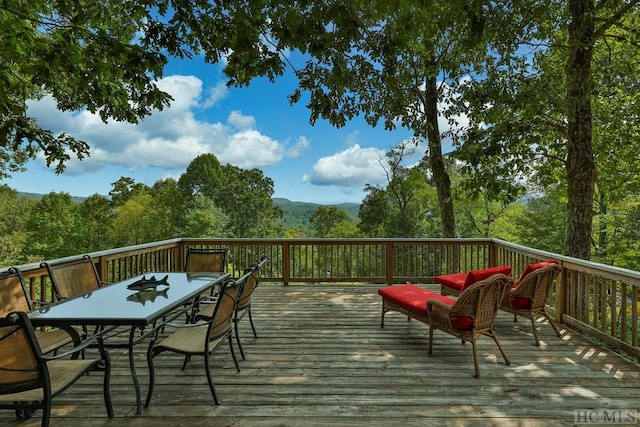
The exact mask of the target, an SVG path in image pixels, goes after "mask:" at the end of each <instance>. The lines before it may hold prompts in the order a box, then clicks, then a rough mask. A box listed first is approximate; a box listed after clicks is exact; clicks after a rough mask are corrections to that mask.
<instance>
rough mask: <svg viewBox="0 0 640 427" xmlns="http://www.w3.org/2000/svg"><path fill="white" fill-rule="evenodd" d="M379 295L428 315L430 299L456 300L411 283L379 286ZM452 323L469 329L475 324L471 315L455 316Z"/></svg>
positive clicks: (453, 301)
mask: <svg viewBox="0 0 640 427" xmlns="http://www.w3.org/2000/svg"><path fill="white" fill-rule="evenodd" d="M378 295H380V296H381V297H382V298H384V299H386V300H389V301H391V302H393V303H395V304H397V305H399V306H400V307H402V308H404V309H406V310H409V311H413V312H415V313H418V314H420V315H422V316H428V312H427V301H428V300H431V299H436V300H438V301H441V302H443V303H445V304H448V305H453V304H454V303H455V302H456V300H455V299H453V298H449V297H447V296H444V295H440V294H439V293H437V292H432V291H428V290H426V289H423V288H421V287H420V286H416V285H411V284H406V285H395V286H387V287H384V288H379V289H378ZM451 323H452V324H453V327H454V328H456V329H461V330H467V329H471V327H472V326H473V318H472V317H469V316H453V317H452V318H451Z"/></svg>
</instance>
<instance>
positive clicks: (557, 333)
mask: <svg viewBox="0 0 640 427" xmlns="http://www.w3.org/2000/svg"><path fill="white" fill-rule="evenodd" d="M543 310H544V311H543V313H544V316H545V317H546V318H547V320H548V321H549V324H550V325H551V327H552V328H553V330H554V331H555V332H556V335H557V336H558V338H560V337H561V336H562V335H560V331H559V330H558V327H557V326H556V324H555V323H553V320H551V317H549V313H547V309H546V308H545V309H543Z"/></svg>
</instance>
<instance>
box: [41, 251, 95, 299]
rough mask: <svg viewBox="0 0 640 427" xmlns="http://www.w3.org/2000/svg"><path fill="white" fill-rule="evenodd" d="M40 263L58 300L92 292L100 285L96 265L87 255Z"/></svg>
mask: <svg viewBox="0 0 640 427" xmlns="http://www.w3.org/2000/svg"><path fill="white" fill-rule="evenodd" d="M42 265H43V266H46V268H47V271H48V273H49V277H50V278H51V283H52V284H53V289H54V292H55V294H56V298H58V299H59V300H62V299H66V298H71V297H74V296H76V295H81V294H85V293H87V292H92V291H95V290H98V289H100V287H101V286H102V282H101V280H100V276H99V275H98V270H97V269H96V265H95V264H94V263H93V259H91V257H90V256H89V255H83V256H82V258H79V259H77V260H74V261H70V262H69V261H66V262H59V263H48V262H43V263H42Z"/></svg>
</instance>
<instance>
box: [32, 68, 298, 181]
mask: <svg viewBox="0 0 640 427" xmlns="http://www.w3.org/2000/svg"><path fill="white" fill-rule="evenodd" d="M158 87H160V88H161V89H162V90H164V91H166V92H167V93H169V94H170V95H171V96H172V97H173V98H174V101H173V102H172V103H171V105H170V106H169V107H167V108H165V109H164V110H163V111H155V112H154V113H153V114H152V115H151V116H149V117H146V118H145V119H143V120H141V121H140V122H139V123H138V124H130V123H124V122H116V121H109V122H108V123H106V124H105V123H103V122H102V121H101V119H100V117H99V116H97V115H95V114H92V113H90V112H88V111H81V112H75V113H67V112H61V111H58V110H57V109H56V104H55V100H54V99H53V98H52V97H50V96H49V97H45V98H44V99H42V100H39V101H34V102H32V103H30V105H29V114H31V115H32V116H34V117H36V118H37V119H38V120H39V121H40V123H41V124H42V125H43V126H44V127H46V128H49V129H51V130H52V131H53V132H56V133H58V132H66V133H68V134H71V135H74V136H75V137H76V138H78V139H82V140H85V141H87V142H88V143H89V145H90V152H91V155H90V157H88V158H85V159H83V160H82V161H79V160H77V159H76V158H75V156H73V155H72V156H71V157H72V158H71V160H70V161H68V162H67V163H66V164H67V170H66V173H67V174H69V175H78V174H80V173H84V172H95V171H98V170H101V169H102V168H104V167H106V166H121V167H124V168H126V169H127V170H131V171H135V170H139V169H142V168H144V167H147V166H154V167H159V168H163V169H167V170H169V173H171V170H174V171H175V170H184V169H186V167H187V165H188V164H189V163H190V162H191V161H192V160H193V159H194V158H195V157H197V156H198V155H200V154H203V153H213V154H214V155H215V156H216V157H218V160H220V162H221V163H231V164H234V165H236V166H239V167H243V168H253V167H264V166H268V165H273V164H276V163H279V162H280V161H281V160H282V159H283V157H284V155H285V146H284V144H283V143H281V142H279V141H277V140H275V139H273V138H271V137H269V136H267V135H263V134H261V133H260V132H259V131H257V130H256V129H255V128H256V120H255V118H254V117H253V116H248V115H243V114H242V112H241V111H232V112H231V113H230V114H229V116H228V117H227V119H226V122H207V121H204V120H202V119H199V118H197V117H196V116H195V115H194V110H196V109H198V108H199V107H200V106H207V105H212V103H215V102H217V100H219V99H221V97H223V96H224V95H225V93H226V92H224V91H222V89H221V86H220V85H218V86H216V87H215V88H213V89H212V90H209V95H208V97H207V99H206V100H204V101H202V100H201V97H202V94H203V84H202V81H201V80H200V79H198V78H197V77H193V76H169V77H166V78H164V79H162V80H160V81H159V82H158ZM302 145H304V143H302ZM298 148H301V147H298Z"/></svg>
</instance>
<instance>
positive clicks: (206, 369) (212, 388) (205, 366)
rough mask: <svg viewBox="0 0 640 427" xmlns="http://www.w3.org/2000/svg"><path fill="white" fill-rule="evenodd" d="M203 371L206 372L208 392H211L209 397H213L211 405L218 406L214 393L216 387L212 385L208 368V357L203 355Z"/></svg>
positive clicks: (218, 402) (216, 395) (216, 396)
mask: <svg viewBox="0 0 640 427" xmlns="http://www.w3.org/2000/svg"><path fill="white" fill-rule="evenodd" d="M204 369H205V371H207V382H208V383H209V390H211V396H213V403H215V404H216V405H219V404H220V401H219V400H218V394H217V393H216V387H215V385H213V378H212V377H211V369H210V366H209V355H208V354H205V356H204Z"/></svg>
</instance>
